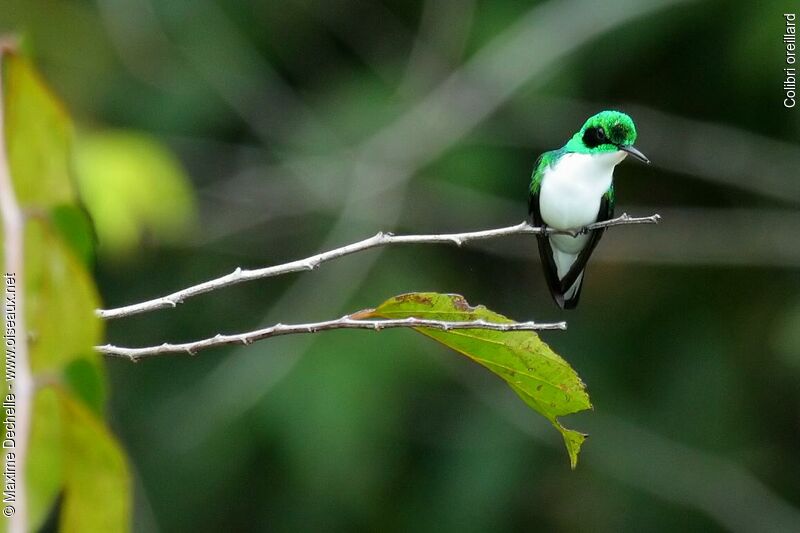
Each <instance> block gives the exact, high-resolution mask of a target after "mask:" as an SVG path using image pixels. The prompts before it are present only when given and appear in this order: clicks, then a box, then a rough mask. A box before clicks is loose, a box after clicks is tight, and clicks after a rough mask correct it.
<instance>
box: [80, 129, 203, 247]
mask: <svg viewBox="0 0 800 533" xmlns="http://www.w3.org/2000/svg"><path fill="white" fill-rule="evenodd" d="M75 168H76V173H77V178H78V183H79V187H80V192H81V197H82V199H83V200H84V202H85V203H86V207H87V209H88V210H89V213H90V214H91V216H92V219H93V220H94V222H95V227H96V229H97V236H98V240H99V242H100V249H101V251H103V252H105V253H109V254H111V255H116V254H122V253H124V252H127V251H130V250H133V249H135V248H136V247H137V246H138V245H139V243H140V242H141V240H142V239H143V237H144V236H146V235H148V236H153V237H155V238H157V239H159V240H163V241H170V240H175V239H177V238H179V237H180V236H182V235H183V234H184V233H185V232H186V230H187V229H188V228H189V227H190V225H191V224H192V223H193V222H194V219H195V216H196V214H195V203H194V196H193V194H192V189H191V186H190V184H189V179H188V177H187V176H186V174H185V172H184V170H183V168H182V166H181V165H180V162H179V161H178V160H177V158H176V157H175V156H174V155H173V154H172V153H171V152H170V151H169V150H168V149H167V148H165V147H164V146H163V145H162V144H161V143H160V142H158V141H157V140H156V139H154V138H153V137H150V136H147V135H145V134H141V133H134V132H128V131H105V132H101V133H94V134H85V135H81V136H80V137H79V138H78V142H77V143H76V146H75Z"/></svg>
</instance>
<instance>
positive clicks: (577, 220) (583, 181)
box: [539, 151, 627, 254]
mask: <svg viewBox="0 0 800 533" xmlns="http://www.w3.org/2000/svg"><path fill="white" fill-rule="evenodd" d="M625 155H627V154H625V152H621V151H617V152H610V153H605V154H594V155H589V154H575V153H572V154H566V155H564V156H562V157H561V158H560V159H559V160H558V161H557V162H556V163H555V164H554V165H552V166H551V167H550V168H548V169H547V170H545V171H544V176H543V177H542V188H541V192H540V195H539V209H540V211H541V214H542V220H544V222H545V224H547V225H548V226H550V227H552V228H556V229H560V230H577V229H580V228H582V227H583V226H586V225H587V224H591V223H593V222H596V221H597V212H598V210H599V209H600V200H601V198H602V196H603V194H605V192H606V191H607V190H608V188H609V187H610V186H611V180H612V178H613V172H614V167H615V166H616V165H617V164H618V163H619V162H620V161H622V160H623V159H625ZM587 238H588V236H585V235H584V236H580V237H577V238H573V237H570V236H567V235H553V236H552V237H551V238H550V240H551V242H552V243H553V244H554V245H555V246H556V247H557V248H559V249H561V250H563V251H564V252H568V253H572V254H574V253H577V252H579V251H580V250H581V249H582V248H583V246H584V245H585V242H586V240H587Z"/></svg>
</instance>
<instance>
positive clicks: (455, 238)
mask: <svg viewBox="0 0 800 533" xmlns="http://www.w3.org/2000/svg"><path fill="white" fill-rule="evenodd" d="M660 219H661V217H660V216H659V215H657V214H656V215H651V216H649V217H631V216H628V214H627V213H623V214H622V215H620V216H618V217H617V218H613V219H611V220H604V221H602V222H596V223H594V224H590V225H588V226H586V227H584V228H581V229H580V230H577V231H558V230H554V229H551V228H542V227H536V226H532V225H531V224H530V223H528V222H521V223H519V224H516V225H514V226H506V227H503V228H496V229H489V230H483V231H471V232H464V233H444V234H438V235H437V234H433V235H393V234H391V233H384V232H379V233H377V234H376V235H374V236H372V237H370V238H368V239H364V240H362V241H358V242H355V243H352V244H348V245H346V246H341V247H339V248H335V249H333V250H329V251H327V252H322V253H320V254H317V255H312V256H311V257H307V258H305V259H298V260H296V261H291V262H289V263H284V264H282V265H275V266H270V267H265V268H259V269H254V270H244V269H242V268H237V269H236V270H234V271H233V272H231V273H230V274H227V275H225V276H221V277H219V278H216V279H212V280H208V281H205V282H203V283H199V284H197V285H193V286H191V287H187V288H185V289H181V290H179V291H176V292H173V293H172V294H168V295H166V296H162V297H159V298H154V299H152V300H147V301H144V302H140V303H137V304H131V305H126V306H124V307H117V308H114V309H98V310H97V311H96V313H97V316H99V317H101V318H105V319H112V318H122V317H128V316H132V315H136V314H139V313H146V312H149V311H155V310H157V309H165V308H170V307H176V306H177V305H178V304H179V303H183V302H184V301H185V300H186V299H187V298H191V297H193V296H198V295H200V294H204V293H206V292H211V291H214V290H217V289H222V288H224V287H230V286H231V285H236V284H237V283H242V282H244V281H251V280H255V279H262V278H269V277H273V276H280V275H282V274H289V273H292V272H301V271H304V270H313V269H315V268H317V267H318V266H319V265H321V264H322V263H325V262H327V261H331V260H333V259H338V258H339V257H344V256H346V255H350V254H354V253H356V252H361V251H364V250H368V249H370V248H377V247H379V246H386V245H389V244H455V245H456V246H462V245H464V244H467V243H469V242H472V241H480V240H487V239H494V238H497V237H507V236H509V235H528V234H531V235H535V234H547V235H553V234H564V235H572V236H575V235H579V234H582V233H586V232H587V231H591V230H594V229H600V228H607V227H611V226H622V225H628V224H657V223H658V222H659V220H660Z"/></svg>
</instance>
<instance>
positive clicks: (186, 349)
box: [96, 315, 567, 362]
mask: <svg viewBox="0 0 800 533" xmlns="http://www.w3.org/2000/svg"><path fill="white" fill-rule="evenodd" d="M389 328H435V329H441V330H444V331H447V330H451V329H490V330H494V331H542V330H554V329H558V330H564V329H567V324H566V322H553V323H538V322H511V323H505V324H503V323H496V322H486V321H485V320H473V321H469V322H447V321H442V320H425V319H421V318H414V317H411V318H403V319H397V320H356V319H354V318H353V315H347V316H343V317H342V318H339V319H337V320H326V321H324V322H312V323H309V324H276V325H274V326H270V327H268V328H263V329H257V330H255V331H249V332H247V333H237V334H234V335H221V334H220V335H216V336H214V337H211V338H208V339H203V340H200V341H194V342H185V343H182V344H168V343H164V344H161V345H159V346H148V347H145V348H124V347H120V346H113V345H111V344H106V345H103V346H98V347H97V348H96V349H97V351H99V352H100V353H104V354H106V355H110V356H114V357H122V358H126V359H130V360H131V361H132V362H136V361H138V360H139V359H142V358H144V357H152V356H156V355H164V354H176V353H185V354H189V355H195V354H196V353H197V352H199V351H200V350H205V349H208V348H215V347H217V346H225V345H228V344H244V345H247V344H252V343H253V342H255V341H260V340H262V339H267V338H269V337H277V336H279V335H293V334H297V333H316V332H318V331H326V330H330V329H371V330H375V331H380V330H382V329H389Z"/></svg>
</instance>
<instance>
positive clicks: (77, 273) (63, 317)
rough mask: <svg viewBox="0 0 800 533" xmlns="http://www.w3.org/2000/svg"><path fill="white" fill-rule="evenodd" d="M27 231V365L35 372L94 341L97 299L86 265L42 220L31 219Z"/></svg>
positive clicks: (58, 364)
mask: <svg viewBox="0 0 800 533" xmlns="http://www.w3.org/2000/svg"><path fill="white" fill-rule="evenodd" d="M26 230H27V231H26V239H25V265H26V269H25V273H26V287H25V288H26V294H25V296H26V302H25V304H26V306H27V319H28V328H29V331H30V333H31V340H30V359H31V361H30V362H31V367H32V370H33V371H34V373H40V372H45V371H47V372H55V371H59V370H61V369H62V368H63V367H64V366H65V365H67V364H68V363H70V362H71V361H74V360H75V359H78V358H81V357H85V354H87V353H91V352H92V347H93V346H94V345H96V344H98V343H99V341H100V339H101V335H102V322H101V321H100V319H99V318H98V317H97V316H95V314H94V310H95V309H96V308H97V307H99V303H100V301H99V298H98V296H97V291H96V289H95V287H94V283H93V282H92V279H91V277H90V276H89V273H88V272H87V271H86V267H85V265H84V264H83V263H82V262H81V261H80V260H78V258H76V257H75V255H74V254H73V253H72V249H71V248H69V247H68V246H67V245H66V244H64V242H63V241H62V240H61V239H60V238H59V235H58V234H57V233H55V231H54V230H53V228H52V227H51V226H50V224H49V223H48V221H47V220H44V219H31V220H29V221H28V224H27V228H26ZM92 357H97V355H96V354H92Z"/></svg>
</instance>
